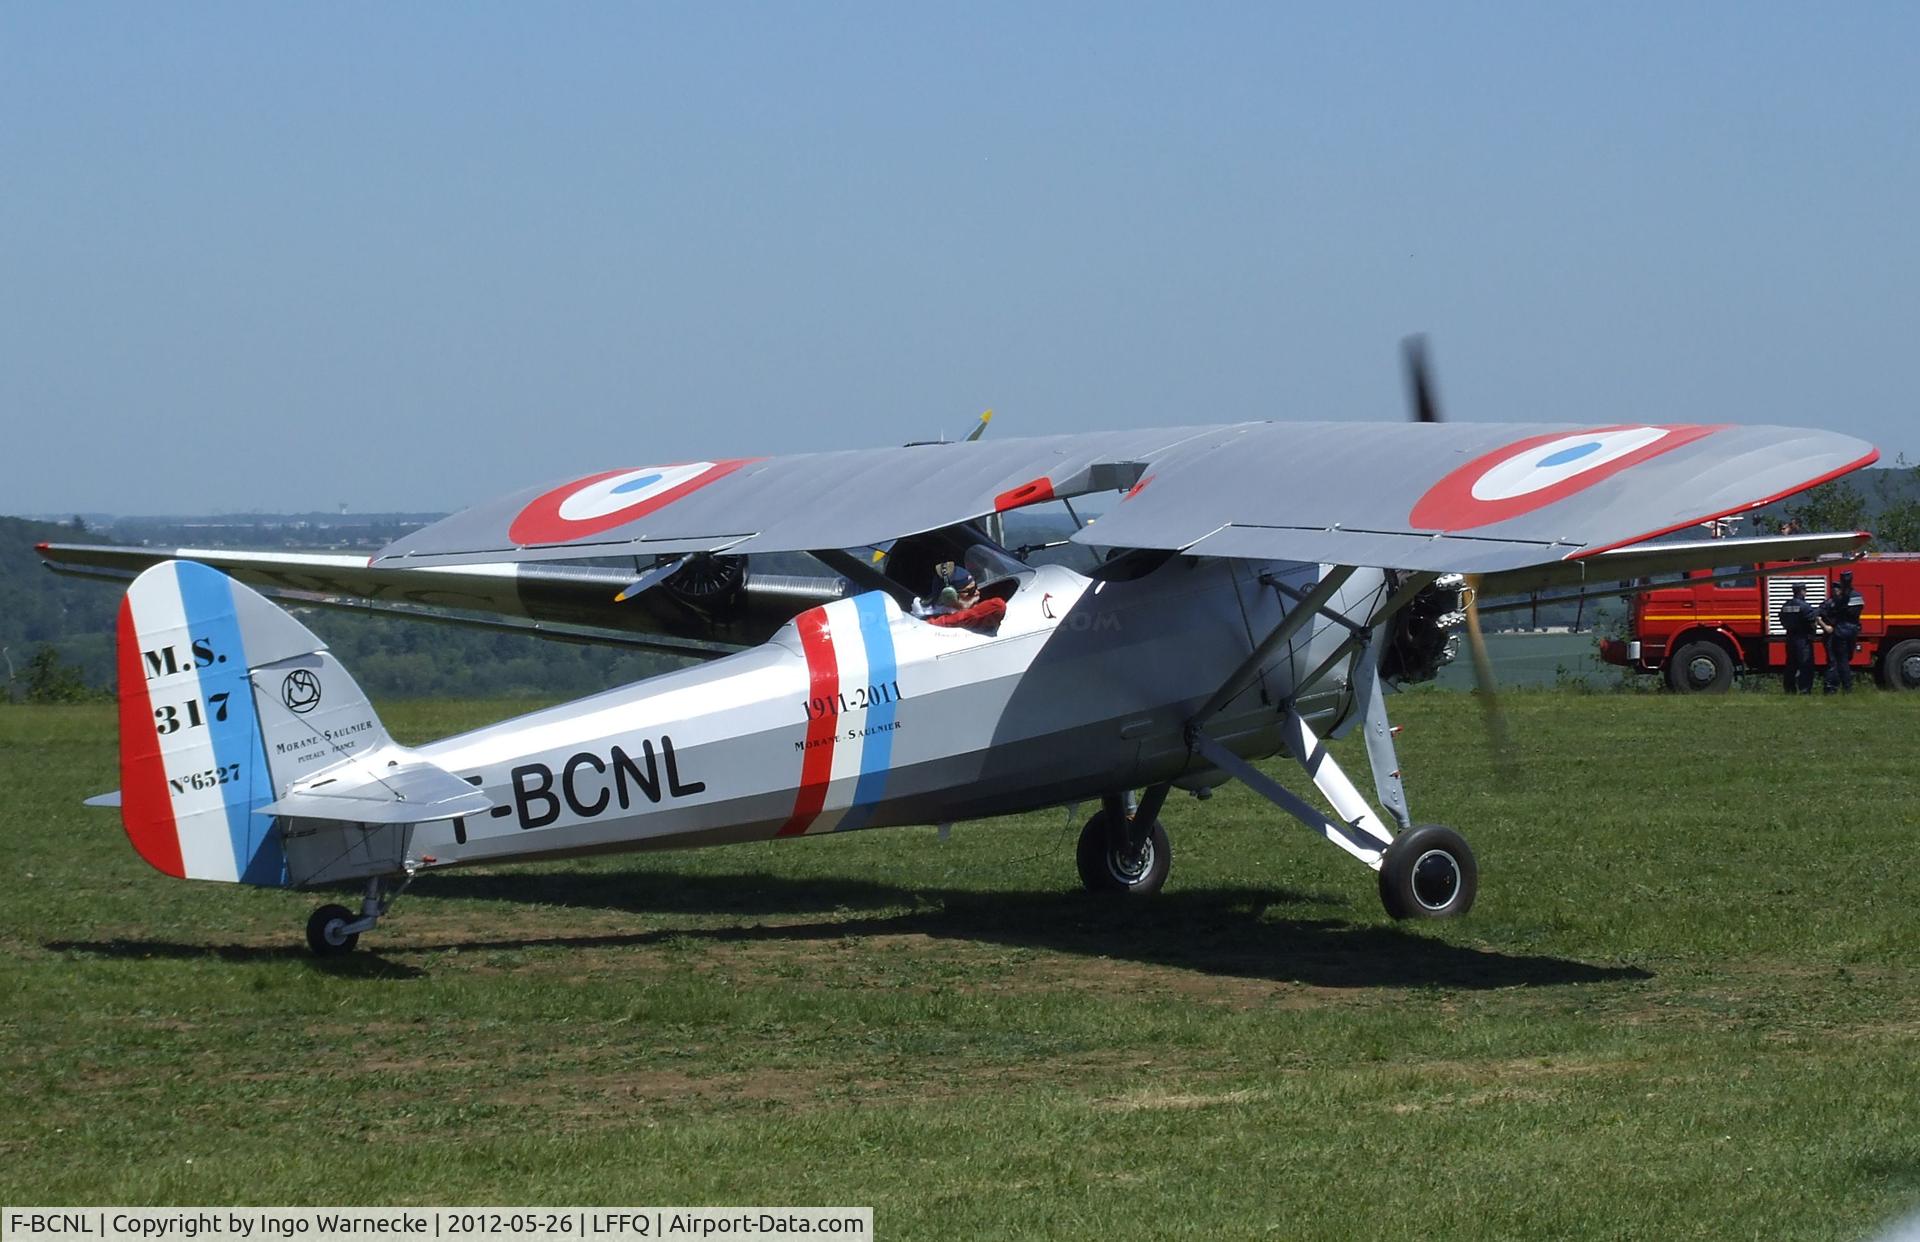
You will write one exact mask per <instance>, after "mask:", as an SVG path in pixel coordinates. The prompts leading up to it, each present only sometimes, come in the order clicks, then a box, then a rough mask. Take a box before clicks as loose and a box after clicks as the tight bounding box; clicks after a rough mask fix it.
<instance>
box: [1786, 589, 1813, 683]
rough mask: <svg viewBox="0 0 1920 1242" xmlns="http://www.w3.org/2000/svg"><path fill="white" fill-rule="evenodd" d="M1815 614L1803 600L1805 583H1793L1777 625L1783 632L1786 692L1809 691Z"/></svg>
mask: <svg viewBox="0 0 1920 1242" xmlns="http://www.w3.org/2000/svg"><path fill="white" fill-rule="evenodd" d="M1815 619H1816V615H1815V613H1814V610H1813V605H1812V604H1809V603H1808V602H1807V584H1806V583H1804V582H1796V583H1794V584H1793V596H1792V598H1790V599H1789V600H1787V602H1786V603H1784V604H1782V605H1780V628H1781V629H1782V630H1784V631H1786V635H1787V672H1786V685H1787V693H1788V694H1812V693H1813V635H1814V621H1815Z"/></svg>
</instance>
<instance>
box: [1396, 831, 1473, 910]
mask: <svg viewBox="0 0 1920 1242" xmlns="http://www.w3.org/2000/svg"><path fill="white" fill-rule="evenodd" d="M1479 891H1480V866H1479V864H1478V863H1476V862H1474V861H1473V851H1472V850H1471V849H1469V848H1468V847H1467V839H1466V838H1465V837H1463V836H1461V835H1460V834H1459V833H1457V832H1455V831H1454V830H1453V829H1451V828H1443V827H1441V826H1440V825H1439V824H1421V825H1420V826H1419V827H1417V828H1413V829H1411V830H1409V831H1407V832H1404V833H1402V834H1401V835H1400V836H1398V837H1395V838H1394V840H1393V844H1392V845H1389V846H1388V847H1387V856H1386V857H1385V858H1384V859H1382V860H1381V863H1380V904H1381V905H1384V906H1385V907H1386V908H1387V913H1388V914H1390V915H1392V916H1393V917H1394V918H1396V919H1451V918H1457V917H1458V916H1460V915H1462V914H1465V913H1466V912H1467V911H1469V910H1471V909H1473V899H1474V896H1475V895H1476V894H1478V893H1479Z"/></svg>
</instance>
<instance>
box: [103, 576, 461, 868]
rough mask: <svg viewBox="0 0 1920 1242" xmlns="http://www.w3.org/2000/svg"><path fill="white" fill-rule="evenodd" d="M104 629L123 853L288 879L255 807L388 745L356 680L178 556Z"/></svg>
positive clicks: (247, 598) (302, 634) (244, 596)
mask: <svg viewBox="0 0 1920 1242" xmlns="http://www.w3.org/2000/svg"><path fill="white" fill-rule="evenodd" d="M117 639H118V648H119V650H118V655H117V661H118V664H117V668H118V673H119V682H120V787H121V801H120V817H121V822H122V823H123V824H124V825H125V826H126V830H127V836H128V838H129V839H131V840H132V842H133V846H134V849H135V850H137V851H138V852H139V854H140V856H141V857H142V858H144V859H146V860H147V862H149V863H151V864H152V865H153V866H154V867H155V868H157V869H158V870H160V871H163V872H165V873H166V874H168V875H173V876H180V877H183V878H190V879H201V880H225V881H229V882H238V883H243V884H259V885H266V886H270V887H271V886H284V885H286V884H288V883H289V882H298V881H300V880H301V879H302V878H303V877H299V876H295V877H293V880H292V881H290V879H289V875H288V867H287V857H286V854H285V851H284V849H283V842H282V835H281V833H280V832H279V831H278V829H277V827H276V821H275V819H274V813H273V812H271V811H270V812H268V813H266V814H261V813H259V812H261V811H262V810H263V809H264V808H267V807H269V806H270V804H273V803H275V802H277V801H279V800H280V799H281V798H282V796H283V795H285V794H286V793H287V792H288V790H289V789H291V788H292V787H293V786H294V785H295V784H296V783H297V782H300V781H301V780H303V779H305V778H307V777H308V776H310V775H312V774H316V773H318V772H320V771H321V770H322V769H325V768H328V767H330V766H333V765H334V764H337V763H339V762H341V761H342V760H344V759H347V758H350V757H353V756H357V755H361V754H363V753H365V752H369V751H373V750H376V749H380V748H382V747H386V746H388V745H389V744H390V743H389V739H388V736H387V731H386V728H385V726H383V725H382V724H381V723H380V719H379V717H378V716H376V715H375V714H374V711H373V707H372V705H371V704H370V703H368V702H367V697H366V695H364V694H363V693H361V691H360V687H359V686H357V685H356V684H354V680H353V678H352V677H351V676H349V675H348V674H347V671H346V669H344V668H342V667H341V665H340V663H339V661H337V660H335V659H334V658H333V656H332V655H331V654H330V653H329V652H328V651H327V649H326V644H325V643H323V642H322V641H320V639H319V638H318V637H316V636H315V635H314V634H313V632H312V631H310V630H308V629H307V627H306V626H304V625H301V624H300V623H299V622H298V621H296V620H294V619H293V618H292V617H291V616H289V615H287V614H286V613H285V612H282V611H281V610H280V609H279V608H277V607H275V606H274V605H272V604H270V603H268V602H267V601H266V600H265V599H263V598H262V597H261V596H260V595H258V594H257V593H255V592H254V591H252V590H251V589H249V588H247V587H245V586H242V585H241V584H239V583H237V582H235V581H233V580H232V579H231V578H229V577H227V576H226V575H225V574H223V573H221V572H219V571H218V570H215V569H209V568H208V567H207V566H205V565H199V564H196V563H194V562H192V561H166V562H163V563H161V564H159V565H155V566H153V567H152V568H150V569H148V570H147V571H145V572H144V573H142V574H141V575H140V576H139V577H138V578H135V579H134V581H133V584H132V585H131V586H130V587H128V589H127V595H126V598H125V599H124V600H122V601H121V604H120V616H119V622H118V635H117ZM396 749H397V748H396ZM449 779H451V778H449ZM422 818H428V817H427V816H422Z"/></svg>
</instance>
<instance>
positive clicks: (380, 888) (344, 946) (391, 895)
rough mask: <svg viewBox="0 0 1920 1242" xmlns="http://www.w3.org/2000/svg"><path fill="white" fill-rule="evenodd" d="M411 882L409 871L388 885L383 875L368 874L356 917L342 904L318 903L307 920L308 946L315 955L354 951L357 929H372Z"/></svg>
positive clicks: (358, 936)
mask: <svg viewBox="0 0 1920 1242" xmlns="http://www.w3.org/2000/svg"><path fill="white" fill-rule="evenodd" d="M411 883H413V875H412V873H411V872H409V873H408V874H407V877H406V878H405V879H404V880H402V881H400V883H398V884H396V885H393V886H392V887H391V888H389V887H388V886H387V881H386V879H385V878H384V877H381V876H377V875H374V876H368V877H367V889H366V893H365V894H364V895H363V896H362V897H361V898H360V914H359V916H358V917H355V916H354V913H353V911H351V910H349V909H347V908H346V907H345V906H339V905H325V906H321V907H320V908H319V909H318V910H315V911H314V912H313V915H312V917H311V918H309V919H308V920H307V947H308V948H309V949H312V950H313V952H314V954H315V955H316V956H318V957H333V956H335V955H337V954H341V953H351V952H353V947H354V946H355V945H357V944H359V943H360V933H361V932H364V931H372V930H373V929H374V927H375V926H376V925H377V924H378V923H379V922H380V920H381V919H382V918H384V917H385V916H386V913H387V911H389V910H391V909H393V903H394V902H395V901H397V900H399V897H400V894H401V893H404V892H405V891H406V890H407V885H409V884H411Z"/></svg>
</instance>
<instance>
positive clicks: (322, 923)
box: [307, 906, 360, 957]
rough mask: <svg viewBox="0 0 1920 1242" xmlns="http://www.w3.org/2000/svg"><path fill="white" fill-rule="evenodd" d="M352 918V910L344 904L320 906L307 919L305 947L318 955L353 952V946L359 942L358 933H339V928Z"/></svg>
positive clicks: (329, 955)
mask: <svg viewBox="0 0 1920 1242" xmlns="http://www.w3.org/2000/svg"><path fill="white" fill-rule="evenodd" d="M353 920H354V913H353V911H351V910H349V909H347V908H346V907H345V906H321V907H320V908H319V909H318V910H315V911H314V912H313V917H312V918H309V919H308V920H307V947H308V948H309V949H312V950H313V951H314V954H315V955H316V956H318V957H332V956H334V955H335V954H336V953H351V952H353V946H354V945H356V944H359V943H360V933H359V932H354V933H352V934H351V935H341V934H340V930H339V929H340V928H342V927H344V926H346V925H347V924H348V923H351V922H353Z"/></svg>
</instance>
